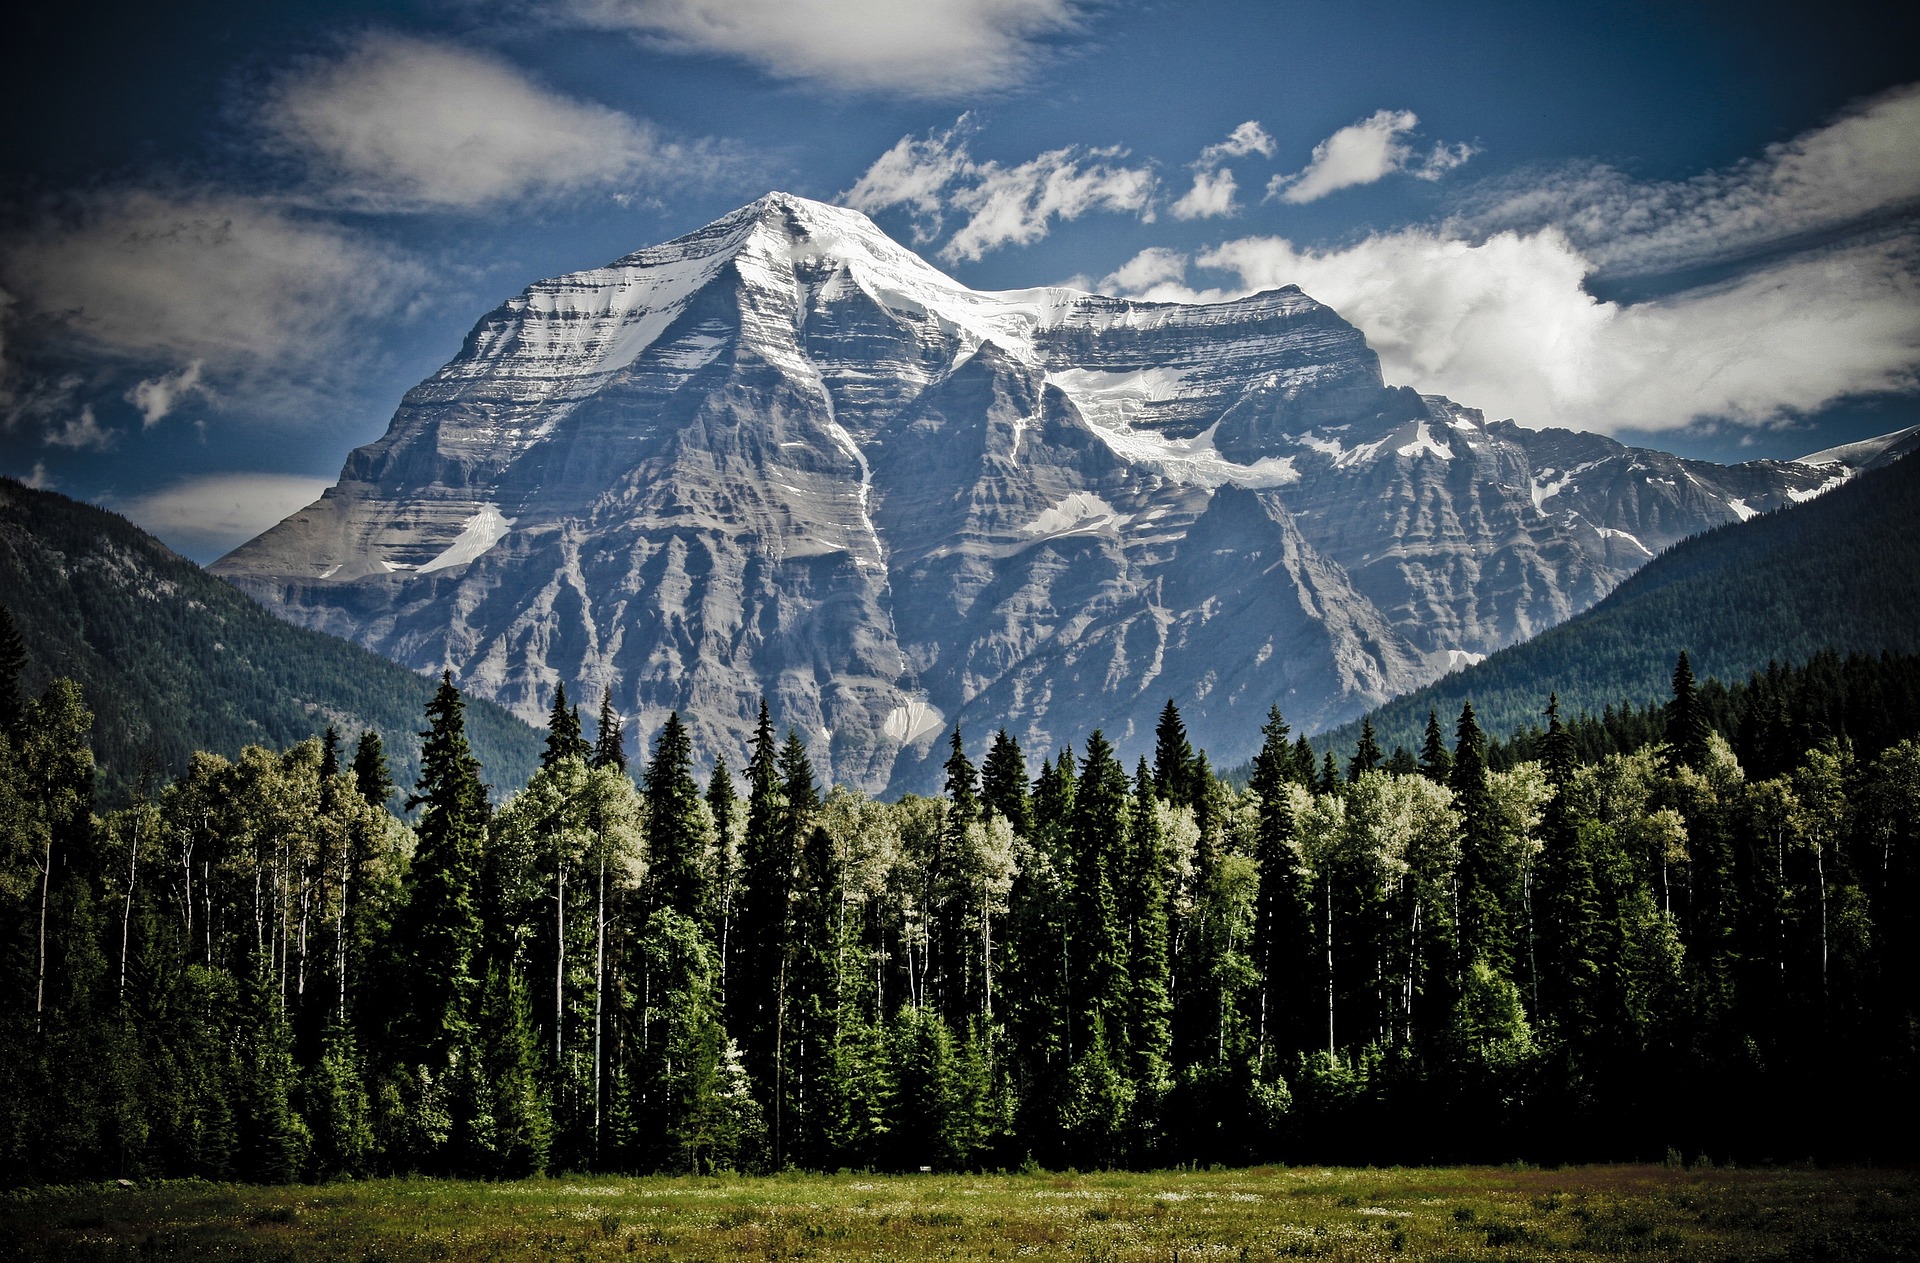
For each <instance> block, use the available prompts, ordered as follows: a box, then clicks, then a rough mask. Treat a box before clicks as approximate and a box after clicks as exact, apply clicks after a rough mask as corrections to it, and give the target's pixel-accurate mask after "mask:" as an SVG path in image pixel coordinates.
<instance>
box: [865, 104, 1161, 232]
mask: <svg viewBox="0 0 1920 1263" xmlns="http://www.w3.org/2000/svg"><path fill="white" fill-rule="evenodd" d="M967 132H968V127H967V118H966V117H965V116H964V115H963V116H962V117H961V118H960V120H959V121H958V122H956V123H955V125H954V126H953V127H952V128H949V129H948V130H946V131H944V132H933V133H930V134H929V135H927V136H926V137H925V138H924V139H918V138H915V137H903V138H902V139H901V140H900V142H899V143H898V144H896V145H894V146H893V147H892V148H891V149H889V150H888V151H887V152H886V153H884V154H882V155H881V156H880V158H879V159H878V160H877V161H876V162H875V163H874V164H873V165H872V166H871V167H869V168H868V169H867V171H866V173H865V174H863V175H862V176H861V177H860V179H859V180H858V181H857V182H855V184H854V186H853V187H852V188H850V189H848V190H847V191H846V192H844V193H842V194H841V195H840V201H841V202H842V203H844V204H845V205H847V206H851V207H853V208H854V209H856V210H861V211H866V212H867V213H869V214H871V213H873V212H875V211H880V210H885V209H887V208H889V207H894V206H904V207H907V208H908V209H909V210H911V211H913V213H914V217H915V224H914V241H915V243H916V244H922V245H923V244H925V243H927V242H929V241H932V240H933V239H934V238H935V237H937V236H938V235H939V233H940V231H941V229H942V227H943V226H944V216H945V214H946V213H948V212H961V213H964V214H965V215H966V222H965V223H963V224H962V225H961V226H960V227H959V228H958V229H956V230H955V231H954V234H953V236H952V237H950V238H949V239H948V241H947V243H946V245H944V246H942V247H941V248H940V252H939V253H940V257H941V258H942V259H945V260H947V261H948V262H959V261H963V260H966V261H971V260H974V259H978V258H980V257H981V256H983V255H984V254H986V252H987V251H989V250H994V249H998V248H999V247H1001V246H1005V245H1031V244H1032V243H1033V242H1036V241H1039V240H1041V239H1042V238H1044V237H1045V236H1046V235H1047V234H1048V233H1049V232H1050V231H1051V230H1052V225H1053V222H1054V221H1055V220H1067V219H1077V218H1079V217H1080V216H1082V215H1085V214H1087V213H1088V212H1090V211H1095V210H1105V211H1120V212H1129V211H1130V212H1134V213H1136V214H1138V215H1139V216H1140V217H1141V218H1142V219H1143V220H1146V221H1149V222H1150V221H1151V220H1152V219H1153V197H1154V193H1155V190H1156V189H1157V187H1158V181H1157V179H1156V178H1155V176H1154V173H1153V169H1152V168H1151V167H1150V166H1129V165H1127V164H1126V163H1125V162H1124V159H1125V158H1126V156H1127V151H1126V150H1124V149H1120V148H1117V147H1116V148H1106V149H1090V148H1086V147H1084V146H1078V145H1075V146H1068V147H1067V148H1064V149H1051V150H1048V151H1047V152H1046V153H1043V154H1040V155H1039V156H1038V157H1035V158H1032V159H1030V160H1028V161H1026V162H1022V163H1019V164H1018V165H1015V166H1004V165H1002V164H1001V163H998V162H994V161H987V162H977V161H975V160H974V159H973V157H972V156H971V155H970V153H969V152H968V148H967Z"/></svg>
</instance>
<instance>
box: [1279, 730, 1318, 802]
mask: <svg viewBox="0 0 1920 1263" xmlns="http://www.w3.org/2000/svg"><path fill="white" fill-rule="evenodd" d="M1319 766H1320V763H1319V761H1318V760H1317V759H1315V758H1314V757H1313V745H1312V743H1311V742H1309V741H1308V740H1307V738H1306V735H1305V734H1304V733H1303V734H1301V735H1300V736H1298V737H1296V738H1294V742H1293V763H1292V765H1291V766H1290V767H1289V768H1288V770H1287V776H1288V777H1289V778H1290V779H1291V780H1292V781H1293V783H1294V784H1296V785H1299V786H1302V787H1304V788H1306V789H1312V788H1313V784H1314V773H1315V771H1316V770H1317V769H1318V768H1319Z"/></svg>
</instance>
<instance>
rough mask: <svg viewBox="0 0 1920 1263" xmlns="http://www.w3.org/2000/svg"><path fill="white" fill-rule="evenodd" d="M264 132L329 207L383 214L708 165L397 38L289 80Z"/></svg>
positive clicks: (604, 117)
mask: <svg viewBox="0 0 1920 1263" xmlns="http://www.w3.org/2000/svg"><path fill="white" fill-rule="evenodd" d="M260 122H261V125H262V126H263V127H264V128H265V129H266V132H267V135H268V138H269V140H268V143H269V145H270V146H271V147H272V148H275V149H278V150H280V151H282V152H285V153H289V154H292V155H294V156H296V157H298V158H300V159H301V160H302V161H303V162H305V164H306V165H307V166H308V168H309V171H310V174H311V176H312V178H313V179H314V181H315V182H316V184H317V186H318V188H319V190H320V196H321V197H322V200H323V201H326V202H329V203H331V204H340V205H346V206H352V207H355V208H359V209H368V210H376V211H405V210H435V209H443V210H444V209H454V210H460V209H472V208H476V207H481V206H487V205H490V204H496V203H499V202H504V201H510V200H515V199H521V198H535V199H547V198H557V197H564V196H568V195H574V194H578V193H581V192H584V191H587V190H591V189H597V188H607V187H611V186H615V185H621V184H630V183H633V182H635V181H639V180H643V179H645V178H647V177H649V176H658V175H665V174H672V175H684V174H686V173H687V172H688V171H689V170H691V169H692V168H693V167H695V166H696V165H698V163H699V162H700V161H702V160H710V159H703V158H700V157H699V156H697V155H692V154H689V153H688V152H687V151H685V150H682V149H680V148H678V147H675V146H672V145H668V144H666V143H664V142H663V141H662V140H661V139H660V138H659V137H658V136H657V135H656V134H655V132H654V130H653V129H652V128H651V127H649V126H648V125H646V124H644V123H641V122H638V121H636V120H634V119H632V118H629V117H627V116H626V115H624V114H621V113H619V112H617V111H615V110H610V109H607V108H605V107H604V106H599V105H594V104H590V103H587V102H583V101H576V100H573V99H571V98H568V97H565V96H562V95H560V94H558V93H555V92H552V91H549V90H548V89H546V88H544V87H541V86H540V85H539V84H537V83H535V82H533V81H532V80H531V79H529V78H527V76H525V75H524V74H522V73H521V72H520V71H519V70H517V69H515V68H514V67H512V66H510V65H508V64H507V63H505V62H503V61H500V60H498V59H496V58H494V57H491V56H487V55H485V54H482V53H478V52H474V51H472V50H470V49H464V48H459V47H456V46H453V45H449V44H442V43H435V42H431V41H428V40H422V39H416V38H413V37H411V36H405V35H396V34H391V33H376V34H370V35H366V36H363V37H362V38H360V39H359V40H358V41H357V42H355V43H354V44H352V45H351V46H349V47H348V48H347V49H346V50H345V52H344V53H343V54H342V55H340V56H338V57H334V58H329V59H316V60H312V61H309V62H307V63H306V64H304V65H302V66H300V67H298V68H297V69H295V70H293V71H291V72H289V73H288V74H286V75H284V76H282V77H281V78H280V79H279V80H278V81H277V82H276V83H275V84H274V85H273V86H272V88H271V89H270V90H269V91H268V93H267V95H266V97H265V99H264V101H263V102H262V103H261V107H260Z"/></svg>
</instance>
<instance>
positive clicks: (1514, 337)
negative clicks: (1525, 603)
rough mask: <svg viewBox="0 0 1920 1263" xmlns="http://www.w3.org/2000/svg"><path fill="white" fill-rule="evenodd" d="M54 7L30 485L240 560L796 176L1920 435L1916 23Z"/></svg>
mask: <svg viewBox="0 0 1920 1263" xmlns="http://www.w3.org/2000/svg"><path fill="white" fill-rule="evenodd" d="M1447 8H1449V9H1450V10H1451V11H1442V7H1441V6H1421V5H1412V4H1355V3H1229V2H1226V0H1220V2H1212V3H1210V2H1206V0H1197V2H1188V3H1128V2H1126V0H1107V2H1099V0H1087V2H1084V3H1083V2H1080V0H546V2H545V3H542V4H538V5H516V6H491V5H485V4H481V3H477V2H474V0H447V2H445V3H423V4H407V3H288V4H276V5H258V4H251V3H225V2H202V3H188V4H174V5H164V6H160V5H152V4H150V3H149V4H108V5H104V6H102V5H96V6H92V7H86V8H82V7H79V6H55V5H52V4H40V5H36V6H34V7H32V8H31V9H30V11H29V14H28V16H27V17H26V18H25V19H24V20H21V21H18V22H17V23H16V27H17V34H16V36H15V38H13V39H11V40H10V41H9V47H8V50H7V52H6V53H5V54H0V56H4V57H5V59H6V63H7V64H6V66H5V70H6V73H5V75H4V76H0V94H4V101H0V105H4V108H5V117H6V118H7V119H8V120H9V122H8V123H7V125H6V126H5V128H4V129H3V130H0V170H3V171H4V177H5V178H4V180H0V473H5V474H9V475H12V476H15V477H20V478H23V479H26V480H29V481H32V482H34V483H36V484H38V485H44V486H49V487H52V488H54V489H56V490H60V491H64V492H66V493H68V494H71V495H75V496H79V497H81V498H84V499H89V500H93V501H96V502H99V503H102V504H107V505H109V506H112V507H115V508H118V509H120V510H121V511H123V512H125V513H127V514H128V515H129V516H130V517H132V518H133V519H134V520H135V521H137V522H140V523H142V524H143V525H146V526H148V527H149V529H152V530H154V531H155V532H156V533H158V534H159V535H161V537H162V538H164V539H166V540H167V541H168V542H170V543H172V544H173V545H174V546H175V547H177V548H179V549H181V550H182V551H183V552H186V553H187V554H188V555H190V556H193V557H196V558H198V559H201V560H210V559H212V558H213V557H215V556H218V555H219V554H220V553H221V552H224V551H225V550H226V549H227V548H229V547H231V546H233V545H234V544H237V543H239V542H241V541H242V540H243V539H245V538H247V537H248V536H250V535H251V534H253V533H255V532H256V531H258V530H260V529H263V528H264V527H265V526H267V525H269V524H271V522H273V521H275V520H277V519H278V518H279V517H280V516H282V515H283V514H284V513H286V512H289V511H291V510H292V509H294V508H296V507H298V506H299V505H300V504H302V503H305V502H306V501H307V500H309V499H311V498H312V497H313V496H314V495H315V494H317V492H318V490H319V489H320V488H321V487H323V486H325V485H327V484H328V483H330V482H331V481H332V480H333V476H334V474H335V473H336V472H337V470H338V469H339V466H340V463H341V460H342V459H343V457H344V456H345V455H346V453H347V452H348V450H350V449H351V448H352V447H354V446H356V445H358V444H361V443H364V442H367V441H368V440H370V439H372V438H374V437H376V436H377V435H379V434H380V433H381V432H382V431H383V429H384V428H385V425H386V422H387V418H388V417H389V416H390V415H391V413H392V410H393V408H394V406H395V404H396V403H397V402H398V400H399V397H400V395H401V394H402V393H403V392H404V391H405V390H406V389H407V388H408V387H409V386H411V385H413V384H414V383H415V382H417V381H419V380H420V379H422V378H423V377H425V376H426V375H427V374H429V373H430V372H432V371H433V370H434V369H435V368H436V367H438V366H439V365H440V364H441V363H443V362H444V361H445V360H446V359H447V358H449V357H450V356H451V355H453V354H454V353H455V352H456V351H457V350H458V348H459V345H460V340H461V338H462V337H463V336H464V334H465V333H466V331H467V330H468V329H469V328H470V327H471V326H472V324H473V323H474V322H475V321H476V320H477V319H478V318H479V317H480V316H481V315H482V314H483V313H485V312H486V311H487V310H489V309H491V308H492V307H493V306H495V305H496V304H497V303H499V302H500V301H501V300H502V299H504V298H506V297H508V296H510V295H511V294H513V293H514V292H516V291H518V290H519V289H520V288H521V287H523V286H524V285H526V284H527V283H529V282H531V281H534V280H537V279H540V278H542V277H547V276H551V275H554V274H557V273H560V272H563V271H567V270H571V269H576V268H582V267H591V266H595V265H597V264H600V263H604V262H606V261H608V260H609V259H612V258H614V257H617V256H619V255H621V254H624V253H626V252H628V251H630V250H633V249H636V248H638V247H640V246H642V245H647V244H651V243H653V242H656V241H660V240H664V239H666V238H668V237H672V236H675V235H678V234H680V233H682V232H686V231H689V230H691V229H694V228H697V227H699V226H700V225H701V224H703V223H705V222H707V221H709V220H711V219H713V218H715V217H716V216H718V215H720V214H722V213H724V212H725V211H727V210H729V209H731V208H733V207H734V206H737V205H740V204H742V203H744V202H746V201H750V200H752V199H753V198H755V197H757V196H759V195H760V194H761V193H763V192H766V191H767V190H768V189H771V188H781V189H786V190H789V191H792V192H796V193H801V194H804V195H807V196H812V197H818V198H821V199H825V200H837V201H842V202H846V203H848V204H851V205H856V206H859V207H860V208H862V209H864V210H867V211H868V212H869V213H871V214H872V215H873V216H874V217H875V218H876V220H878V222H879V223H880V224H881V226H882V227H884V228H886V229H887V230H888V231H889V232H890V233H892V234H893V235H895V236H896V237H898V238H899V239H900V240H902V241H905V242H908V243H910V244H913V245H914V246H915V247H916V248H917V249H919V250H921V251H922V252H923V253H924V254H926V255H927V256H928V257H929V258H931V259H933V260H934V261H935V262H936V263H938V264H939V265H940V266H941V267H943V268H945V269H946V270H948V271H949V272H951V273H952V274H954V275H955V276H957V277H959V278H960V279H961V280H963V281H966V282H967V283H969V284H972V285H975V286H978V287H982V288H1010V287H1023V286H1029V285H1038V284H1050V283H1058V282H1065V283H1071V284H1078V285H1082V286H1087V287H1092V288H1100V289H1104V290H1108V291H1111V292H1124V293H1132V294H1138V295H1142V296H1147V297H1155V298H1172V299H1182V298H1195V297H1214V296H1226V295H1233V294H1239V293H1246V292H1250V291H1253V290H1258V289H1262V288H1268V287H1272V286H1277V285H1283V284H1289V283H1297V284H1299V285H1301V286H1302V288H1304V289H1305V290H1307V292H1308V293H1310V294H1313V295H1315V296H1316V297H1318V298H1320V299H1321V300H1322V301H1325V302H1328V303H1330V304H1331V305H1333V306H1334V307H1335V308H1337V309H1338V310H1340V311H1341V312H1342V313H1343V314H1344V315H1346V316H1347V317H1348V318H1349V319H1351V320H1353V321H1354V322H1355V323H1356V324H1358V325H1359V326H1360V327H1361V328H1362V329H1363V330H1364V331H1365V332H1366V333H1367V336H1368V338H1369V341H1370V342H1371V343H1372V344H1373V346H1374V347H1375V349H1376V350H1377V351H1379V352H1380V354H1381V357H1382V361H1383V364H1384V366H1385V370H1386V374H1387V377H1388V379H1389V380H1390V381H1394V382H1396V383H1401V384H1409V385H1414V386H1417V387H1419V388H1420V389H1422V390H1428V391H1439V392H1441V393H1445V394H1448V395H1451V396H1452V397H1454V398H1456V399H1458V400H1460V401H1461V402H1463V403H1466V404H1469V405H1472V406H1475V407H1480V408H1483V409H1485V410H1486V411H1487V412H1488V414H1489V415H1490V416H1494V417H1505V416H1512V417H1514V418H1516V419H1517V420H1519V421H1520V422H1522V423H1523V424H1528V425H1548V424H1560V425H1571V426H1575V427H1579V428H1585V429H1595V430H1601V431H1605V432H1608V433H1613V434H1617V435H1619V436H1621V437H1622V438H1625V439H1628V440H1629V441H1642V442H1647V443H1650V444H1653V445H1657V446H1662V447H1666V448H1669V449H1671V450H1676V451H1681V452H1684V453H1687V454H1693V455H1701V456H1707V457H1711V458H1714V459H1721V460H1737V459H1744V458H1747V457H1752V456H1781V457H1790V456H1794V455H1798V454H1800V453H1803V452H1806V451H1810V450H1812V449H1815V448H1818V447H1821V446H1825V445H1827V444H1829V443H1832V442H1839V441H1844V440H1848V439H1853V438H1858V437H1863V436H1865V435H1868V434H1873V433H1879V432H1884V431H1886V430H1891V429H1895V428H1898V427H1900V426H1903V425H1908V424H1913V423H1914V422H1916V421H1920V406H1917V405H1920V392H1916V389H1915V383H1916V369H1920V18H1916V17H1915V16H1913V15H1912V14H1911V13H1907V12H1897V11H1896V10H1898V9H1904V6H1890V5H1884V4H1875V5H1858V6H1855V5H1845V4H1843V5H1822V6H1811V5H1806V6H1768V5H1754V4H1741V5H1734V4H1697V5H1670V4H1669V5H1653V4H1647V5H1629V4H1594V5H1582V6H1557V5H1539V4H1481V5H1472V6H1448V7H1447Z"/></svg>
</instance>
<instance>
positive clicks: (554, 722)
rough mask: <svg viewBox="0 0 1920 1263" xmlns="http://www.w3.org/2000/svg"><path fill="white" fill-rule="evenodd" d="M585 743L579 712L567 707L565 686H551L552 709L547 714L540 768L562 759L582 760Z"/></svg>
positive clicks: (585, 750)
mask: <svg viewBox="0 0 1920 1263" xmlns="http://www.w3.org/2000/svg"><path fill="white" fill-rule="evenodd" d="M587 753H588V751H587V743H586V740H585V739H584V738H583V737H581V735H580V712H579V710H577V709H576V708H574V707H572V706H569V705H567V686H566V685H565V684H556V685H554V686H553V709H552V710H550V711H548V712H547V748H546V749H545V750H544V751H543V752H542V753H541V755H540V766H541V767H544V768H551V767H552V766H553V765H554V764H556V763H558V762H560V761H561V760H562V759H584V758H586V757H587Z"/></svg>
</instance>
